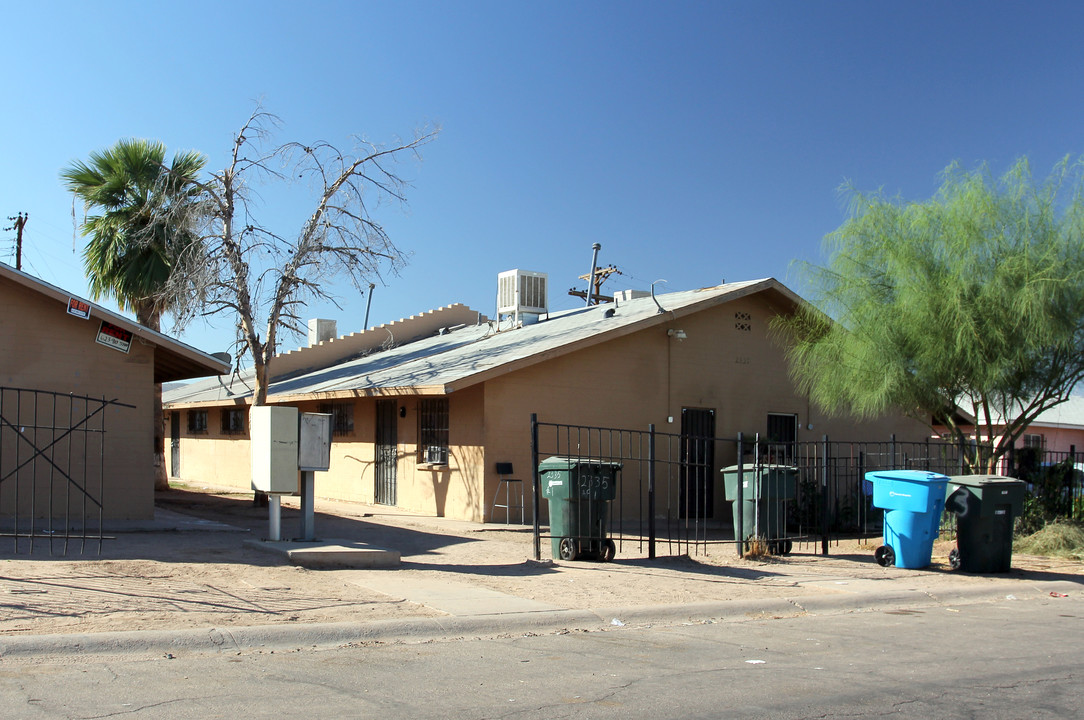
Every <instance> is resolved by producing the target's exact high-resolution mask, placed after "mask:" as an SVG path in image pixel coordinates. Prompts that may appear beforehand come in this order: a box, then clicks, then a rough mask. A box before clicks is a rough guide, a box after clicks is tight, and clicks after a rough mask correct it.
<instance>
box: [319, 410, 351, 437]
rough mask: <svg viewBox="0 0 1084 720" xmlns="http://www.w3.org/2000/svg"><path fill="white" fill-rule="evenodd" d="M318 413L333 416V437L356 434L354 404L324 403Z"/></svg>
mask: <svg viewBox="0 0 1084 720" xmlns="http://www.w3.org/2000/svg"><path fill="white" fill-rule="evenodd" d="M318 412H322V413H327V414H328V415H330V416H331V434H332V435H338V436H342V435H353V434H354V403H346V402H341V403H324V404H323V405H321V406H320V407H319V409H318Z"/></svg>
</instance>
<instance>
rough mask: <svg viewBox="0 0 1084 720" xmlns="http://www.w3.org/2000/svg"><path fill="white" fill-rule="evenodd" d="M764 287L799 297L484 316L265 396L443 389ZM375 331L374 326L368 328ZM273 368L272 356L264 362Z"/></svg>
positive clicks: (199, 395)
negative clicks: (517, 321) (512, 317)
mask: <svg viewBox="0 0 1084 720" xmlns="http://www.w3.org/2000/svg"><path fill="white" fill-rule="evenodd" d="M761 292H768V293H771V294H773V295H774V296H775V297H776V298H778V299H779V300H780V301H782V303H783V305H785V306H786V307H793V306H794V305H796V304H798V303H800V302H802V301H801V299H800V298H799V297H798V296H797V295H795V294H794V293H792V292H791V291H790V290H788V289H787V288H786V287H785V286H783V285H782V284H781V283H780V282H778V281H777V280H775V279H773V278H767V279H763V280H753V281H748V282H738V283H728V284H725V285H719V286H717V287H710V288H702V289H699V290H689V291H684V292H675V293H668V294H665V295H660V296H658V298H657V302H656V301H655V300H654V299H653V298H651V297H644V298H637V299H632V300H624V301H621V302H618V303H607V304H603V305H592V306H590V307H582V308H576V309H573V310H565V311H561V312H558V313H552V314H550V315H548V316H546V317H544V319H541V320H540V321H539V322H537V323H535V324H530V325H523V326H522V327H511V326H510V325H509V323H508V322H505V323H502V324H500V325H498V324H497V323H495V322H483V323H480V324H476V325H467V326H463V327H459V328H456V329H451V330H448V331H446V332H443V333H434V334H433V335H431V336H429V337H424V338H421V339H418V340H414V341H411V342H408V343H404V344H402V345H399V346H396V347H391V348H388V349H380V350H376V351H374V352H371V353H369V354H366V355H362V356H360V357H355V358H350V359H345V360H343V361H340V362H337V363H333V364H329V365H328V366H327V367H323V368H318V369H316V368H314V369H311V370H309V371H303V372H301V373H299V374H295V375H292V376H284V377H274V378H273V379H272V381H271V385H270V388H269V391H268V402H270V403H287V402H297V401H301V400H312V399H334V398H346V397H359V396H374V395H445V394H448V393H451V392H454V391H456V390H460V389H463V388H466V387H470V386H472V385H476V384H478V383H481V382H484V381H486V380H488V379H490V378H492V377H496V376H498V375H502V374H504V373H508V372H512V371H514V370H518V369H521V368H524V367H529V366H531V365H534V364H536V363H540V362H544V361H546V360H549V359H552V358H555V357H559V356H561V355H564V354H566V353H569V352H573V351H575V350H580V349H583V348H587V347H591V346H592V345H595V344H597V343H601V342H604V341H608V340H612V339H615V338H618V337H622V336H624V335H627V334H630V333H633V332H636V331H639V330H641V329H643V328H647V327H651V326H654V325H662V324H664V323H668V322H672V321H673V320H675V319H677V318H680V317H683V316H685V315H688V314H690V313H692V312H697V311H700V310H703V309H706V308H708V307H712V306H715V305H719V304H722V303H726V302H731V301H733V300H736V299H738V298H740V297H744V296H746V295H752V294H755V293H761ZM375 330H376V331H379V328H376V329H375ZM271 369H272V372H274V361H272V365H271ZM252 385H253V384H252V373H251V371H248V372H243V373H239V374H238V375H235V376H234V377H232V378H231V379H230V381H229V382H228V383H220V382H219V381H218V380H217V379H215V380H205V381H201V382H197V383H192V384H190V385H187V386H185V387H181V388H175V389H172V390H170V391H168V392H167V393H166V394H165V396H164V397H163V401H164V402H165V403H166V404H168V405H171V406H189V405H196V406H198V405H221V404H224V403H242V402H246V401H249V400H250V399H251V395H252Z"/></svg>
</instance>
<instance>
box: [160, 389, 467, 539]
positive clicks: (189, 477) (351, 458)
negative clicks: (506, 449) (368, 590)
mask: <svg viewBox="0 0 1084 720" xmlns="http://www.w3.org/2000/svg"><path fill="white" fill-rule="evenodd" d="M483 394H484V391H483V388H482V387H481V386H479V387H476V388H469V389H467V390H464V391H463V392H460V393H455V394H453V395H452V396H451V397H450V398H449V423H450V424H449V459H448V465H447V466H433V465H425V464H422V463H420V462H419V459H418V403H419V398H418V397H416V396H400V397H396V398H392V399H393V400H394V401H395V403H396V406H397V408H403V409H404V413H405V414H404V415H402V416H400V415H399V414H397V415H396V417H397V426H396V430H397V440H398V443H397V445H398V450H397V455H398V458H399V462H398V469H397V472H396V506H397V507H400V508H402V509H404V510H412V511H415V512H418V513H421V514H424V515H427V516H438V517H443V516H445V515H447V516H449V517H456V518H463V519H469V520H477V521H479V522H480V521H481V520H482V512H483V509H484V508H486V507H488V506H486V505H485V504H484V503H483V502H482V486H481V482H482V473H481V468H482V458H483V452H482V448H481V440H482V433H481V417H482V415H481V413H482V406H483V403H482V397H483ZM334 402H335V403H350V404H352V405H353V408H354V412H353V418H354V430H353V432H351V433H347V434H345V435H336V436H335V437H334V438H333V439H332V444H331V466H330V469H329V470H328V471H327V472H318V473H316V476H315V490H316V495H317V497H322V498H333V499H339V500H348V501H352V502H362V503H373V502H374V501H375V495H376V472H375V467H374V462H375V446H374V444H373V441H374V438H375V436H376V402H377V401H376V399H375V398H355V399H353V400H335V401H334ZM320 405H321V403H319V402H308V403H300V404H298V408H299V409H300V410H301V411H302V412H317V411H318V410H319V409H320ZM201 409H204V408H201ZM205 409H206V410H207V412H208V430H207V432H206V433H200V434H198V435H192V434H191V433H189V432H188V430H187V427H188V423H187V413H189V412H193V411H194V410H193V409H177V410H173V411H171V412H178V413H180V415H181V444H180V445H181V458H180V474H179V475H178V476H177V479H179V480H184V481H186V482H191V483H194V484H198V483H200V482H205V483H208V484H211V485H216V486H217V485H221V486H224V487H231V488H236V489H238V490H243V491H248V490H249V489H250V488H251V480H250V476H249V462H250V460H249V452H250V450H249V442H248V440H249V435H248V432H247V424H246V432H245V433H244V434H243V435H237V436H226V435H223V434H222V432H221V422H220V420H219V413H220V412H221V408H205ZM168 446H169V443H167V451H166V452H167V459H166V467H167V468H172V463H171V459H172V458H171V452H172V451H171V449H170V448H169V447H168Z"/></svg>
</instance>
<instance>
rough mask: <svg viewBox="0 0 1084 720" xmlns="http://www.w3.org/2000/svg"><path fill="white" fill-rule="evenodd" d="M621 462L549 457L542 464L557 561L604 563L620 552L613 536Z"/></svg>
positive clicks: (544, 491) (541, 470) (540, 468)
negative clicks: (611, 515)
mask: <svg viewBox="0 0 1084 720" xmlns="http://www.w3.org/2000/svg"><path fill="white" fill-rule="evenodd" d="M619 470H621V463H618V462H610V461H606V460H592V459H585V458H570V457H549V458H546V459H545V460H543V461H542V462H541V463H539V464H538V475H539V478H540V480H541V483H542V497H544V498H546V500H548V501H549V503H548V504H549V514H550V536H551V540H550V542H551V548H552V551H553V558H554V559H555V560H556V559H557V558H560V559H561V560H575V559H577V558H579V557H581V556H586V557H593V558H596V559H598V560H601V561H603V562H608V561H610V560H613V557H614V554H615V553H616V551H617V548H616V546H615V545H614V542H613V540H611V539H610V537H609V527H608V525H609V523H608V520H607V516H608V514H609V504H610V501H611V500H613V499H614V498H615V497H617V473H618V471H619Z"/></svg>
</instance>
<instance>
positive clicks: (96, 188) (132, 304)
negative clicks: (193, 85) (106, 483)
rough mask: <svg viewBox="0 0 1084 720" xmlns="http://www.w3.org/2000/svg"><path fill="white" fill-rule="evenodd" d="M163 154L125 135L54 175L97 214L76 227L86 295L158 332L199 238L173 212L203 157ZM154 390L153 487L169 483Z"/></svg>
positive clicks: (157, 146)
mask: <svg viewBox="0 0 1084 720" xmlns="http://www.w3.org/2000/svg"><path fill="white" fill-rule="evenodd" d="M165 154H166V148H165V146H164V145H163V144H162V143H160V142H157V141H149V140H141V139H125V140H121V141H119V142H118V143H117V144H116V145H114V146H113V147H111V148H109V149H108V150H104V151H100V152H94V153H91V155H90V161H89V162H88V163H83V162H78V161H77V162H73V163H72V164H71V165H70V166H69V167H67V168H66V169H64V170H63V171H62V172H61V174H60V176H61V179H62V180H63V181H64V182H65V185H66V187H67V188H68V190H70V191H71V192H72V193H74V194H75V196H76V197H78V198H79V199H81V200H82V201H83V205H84V208H85V210H86V211H87V212H90V211H91V210H97V211H99V212H100V214H98V215H87V216H86V217H85V218H84V221H83V228H82V234H83V235H84V236H85V237H86V238H87V245H86V248H85V249H84V251H83V267H84V268H85V269H86V272H87V277H88V279H89V280H90V292H91V297H92V298H93V299H95V300H97V299H99V298H101V297H103V296H112V297H113V298H114V299H115V300H116V302H117V305H118V307H119V308H120V309H121V310H122V311H131V312H133V313H135V316H136V320H137V321H138V322H139V323H140V324H141V325H144V326H146V327H149V328H151V329H152V330H156V331H157V330H160V329H161V319H162V315H163V314H164V313H166V312H168V311H169V310H170V307H171V306H172V305H174V304H175V303H176V301H177V296H176V295H172V296H171V295H170V294H168V292H167V288H171V287H175V285H174V284H173V283H170V279H171V275H172V273H173V272H174V270H175V269H176V268H177V262H176V261H177V258H178V256H179V254H180V252H181V251H182V250H183V249H185V248H186V247H188V246H189V245H190V244H191V243H193V242H198V237H197V235H196V234H195V233H194V232H193V231H192V230H191V229H190V227H189V226H188V224H187V223H183V222H181V223H179V222H177V220H176V218H178V217H182V216H185V215H187V214H186V213H181V212H178V211H179V210H181V209H183V208H184V207H185V206H186V205H190V204H192V203H194V202H195V201H196V199H197V195H198V190H197V189H196V186H195V184H194V181H195V180H196V179H197V176H198V174H199V172H200V171H201V170H202V169H203V166H204V164H205V163H206V158H205V157H204V156H203V155H202V154H200V153H198V152H184V153H178V154H177V155H175V156H174V157H173V163H172V164H171V165H170V166H168V167H167V166H166V164H165ZM154 396H155V400H154V405H155V407H154V413H155V414H154V417H155V423H154V425H155V428H154V448H155V489H168V488H169V483H168V480H167V477H166V468H165V418H164V417H163V415H162V387H161V385H158V384H155V392H154Z"/></svg>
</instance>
